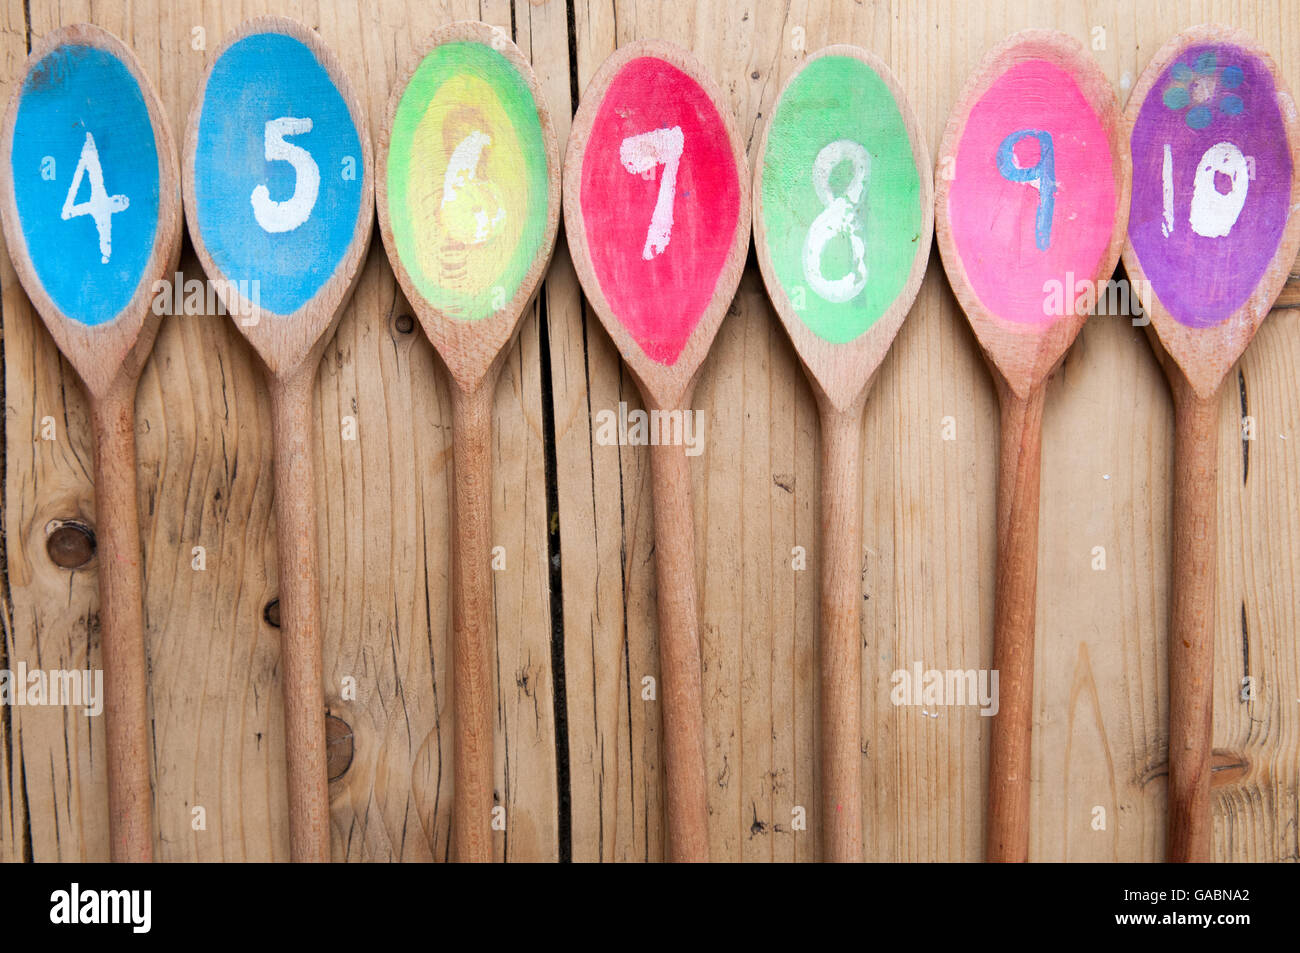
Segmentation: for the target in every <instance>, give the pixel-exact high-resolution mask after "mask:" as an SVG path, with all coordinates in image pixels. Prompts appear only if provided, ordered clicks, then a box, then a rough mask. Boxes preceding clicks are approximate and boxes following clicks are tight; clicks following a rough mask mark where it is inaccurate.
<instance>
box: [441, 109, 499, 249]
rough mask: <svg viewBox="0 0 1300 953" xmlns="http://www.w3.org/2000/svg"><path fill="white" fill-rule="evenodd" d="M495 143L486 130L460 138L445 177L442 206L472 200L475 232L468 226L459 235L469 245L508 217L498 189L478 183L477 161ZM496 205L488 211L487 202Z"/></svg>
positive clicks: (487, 235) (484, 237)
mask: <svg viewBox="0 0 1300 953" xmlns="http://www.w3.org/2000/svg"><path fill="white" fill-rule="evenodd" d="M491 144H492V138H491V137H490V136H489V135H488V134H487V133H486V132H480V131H475V132H471V133H470V134H469V135H468V136H466V137H465V138H464V139H462V140H461V141H460V144H459V145H458V146H456V148H455V149H453V150H452V153H451V158H450V159H448V160H447V171H446V173H445V174H444V175H443V177H442V206H441V208H442V209H443V210H444V211H448V212H450V211H451V210H452V209H453V208H455V207H456V206H457V205H461V204H465V203H468V204H469V211H470V215H471V216H472V217H471V218H469V219H468V221H469V222H472V227H473V229H474V230H473V232H472V233H470V232H469V226H468V225H467V227H466V228H465V229H464V231H465V233H466V234H464V235H463V236H461V235H457V236H456V237H457V238H458V239H463V240H464V241H465V243H466V244H469V245H481V244H482V243H483V242H485V241H487V240H488V239H489V238H491V237H492V234H493V233H494V232H495V231H496V230H497V229H498V228H499V227H500V225H501V223H502V222H504V221H505V219H506V210H505V209H504V208H502V207H501V205H500V204H499V202H496V201H494V199H495V198H496V195H495V192H494V191H493V190H490V189H484V188H481V187H480V186H479V181H478V163H479V157H480V156H481V155H482V154H483V150H484V149H485V148H487V147H488V146H490V145H491ZM490 204H495V205H496V211H494V212H491V213H489V211H488V206H489V205H490Z"/></svg>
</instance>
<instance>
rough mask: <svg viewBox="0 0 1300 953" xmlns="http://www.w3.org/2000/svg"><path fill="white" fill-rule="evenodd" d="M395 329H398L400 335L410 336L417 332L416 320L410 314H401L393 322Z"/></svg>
mask: <svg viewBox="0 0 1300 953" xmlns="http://www.w3.org/2000/svg"><path fill="white" fill-rule="evenodd" d="M393 327H395V328H396V329H397V333H398V334H410V333H411V332H412V331H414V330H415V318H413V317H411V316H410V315H409V314H399V315H398V316H397V318H396V320H394V321H393Z"/></svg>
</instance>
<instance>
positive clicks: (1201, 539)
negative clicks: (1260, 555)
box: [1168, 384, 1219, 863]
mask: <svg viewBox="0 0 1300 953" xmlns="http://www.w3.org/2000/svg"><path fill="white" fill-rule="evenodd" d="M1218 416H1219V414H1218V400H1217V395H1216V397H1212V398H1210V399H1208V400H1207V399H1204V398H1201V397H1198V396H1196V395H1195V394H1194V393H1193V392H1192V389H1191V387H1190V386H1186V387H1180V386H1178V385H1177V384H1175V386H1174V510H1173V532H1174V552H1173V593H1172V595H1171V599H1172V603H1171V607H1170V619H1169V817H1168V825H1169V827H1168V839H1169V845H1168V857H1169V860H1170V861H1173V862H1176V863H1182V862H1205V861H1208V860H1209V859H1210V835H1211V831H1212V829H1213V828H1212V823H1213V822H1212V819H1211V812H1210V755H1211V728H1212V715H1213V695H1214V568H1215V548H1216V544H1217V535H1218V524H1217V515H1216V513H1215V502H1216V488H1217V484H1218V449H1219V427H1218Z"/></svg>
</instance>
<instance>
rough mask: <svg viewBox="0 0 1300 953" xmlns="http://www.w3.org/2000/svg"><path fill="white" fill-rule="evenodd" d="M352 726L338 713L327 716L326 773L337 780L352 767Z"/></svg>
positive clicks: (333, 779) (331, 778) (332, 779)
mask: <svg viewBox="0 0 1300 953" xmlns="http://www.w3.org/2000/svg"><path fill="white" fill-rule="evenodd" d="M353 748H354V741H353V737H352V726H351V725H349V724H348V723H347V722H346V721H344V720H343V719H342V718H340V717H338V716H337V715H326V716H325V773H326V774H327V775H328V776H329V779H330V780H331V781H337V780H338V779H339V778H341V777H343V775H345V774H347V771H348V768H350V767H352V752H353Z"/></svg>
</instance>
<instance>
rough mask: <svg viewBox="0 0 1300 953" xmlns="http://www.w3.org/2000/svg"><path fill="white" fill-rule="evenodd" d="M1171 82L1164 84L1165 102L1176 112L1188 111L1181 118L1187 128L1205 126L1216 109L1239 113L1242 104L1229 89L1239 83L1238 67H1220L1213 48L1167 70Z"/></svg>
mask: <svg viewBox="0 0 1300 953" xmlns="http://www.w3.org/2000/svg"><path fill="white" fill-rule="evenodd" d="M1170 75H1171V76H1172V77H1173V82H1171V83H1170V84H1169V85H1168V86H1166V87H1165V91H1164V96H1163V99H1164V103H1165V105H1166V106H1168V107H1169V108H1170V109H1172V110H1175V111H1181V110H1184V109H1185V110H1187V112H1186V113H1185V114H1184V115H1183V121H1184V122H1186V123H1187V127H1188V128H1189V129H1204V128H1205V127H1206V126H1208V125H1209V124H1210V123H1211V122H1213V121H1214V114H1215V109H1216V108H1217V110H1218V112H1219V113H1220V114H1222V115H1224V116H1237V115H1240V114H1241V111H1242V109H1243V108H1245V104H1244V103H1243V102H1242V100H1241V97H1240V96H1238V95H1237V94H1236V93H1234V92H1232V90H1235V89H1237V88H1238V87H1240V86H1241V80H1242V72H1241V67H1239V66H1224V67H1223V68H1220V67H1219V58H1218V55H1217V54H1216V53H1214V52H1213V51H1209V52H1205V53H1202V54H1200V55H1199V56H1197V57H1196V62H1195V63H1193V64H1191V65H1188V64H1187V63H1175V64H1174V67H1173V69H1172V70H1171V71H1170Z"/></svg>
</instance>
